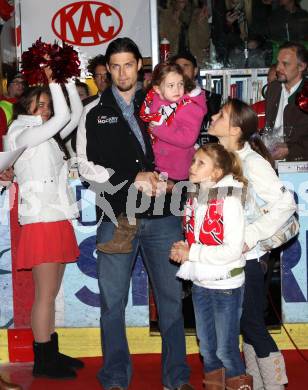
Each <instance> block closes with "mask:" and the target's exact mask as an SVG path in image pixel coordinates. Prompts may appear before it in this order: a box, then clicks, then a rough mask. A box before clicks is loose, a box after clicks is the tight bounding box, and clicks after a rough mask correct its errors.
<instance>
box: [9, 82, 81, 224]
mask: <svg viewBox="0 0 308 390" xmlns="http://www.w3.org/2000/svg"><path fill="white" fill-rule="evenodd" d="M49 86H50V91H51V94H52V100H53V106H54V116H53V117H52V118H51V119H49V120H48V121H47V122H45V123H43V122H42V118H41V116H34V115H19V116H18V118H17V119H16V120H15V121H14V122H13V123H12V125H11V126H10V128H9V130H8V135H7V139H6V148H8V149H9V150H14V149H17V148H19V147H21V146H27V149H26V150H25V152H24V153H23V154H22V155H21V156H20V157H19V159H18V160H17V161H16V163H15V165H14V171H15V175H16V179H17V182H18V184H19V205H18V216H19V221H20V223H21V225H25V224H29V223H35V222H55V221H61V220H66V219H72V218H76V217H77V216H78V207H77V205H76V202H75V199H74V196H73V194H72V190H71V188H70V187H69V185H68V167H67V162H66V161H65V160H64V153H63V152H62V151H61V150H60V149H59V146H58V144H57V143H56V141H55V140H54V139H53V138H52V137H53V136H54V135H55V134H56V133H58V132H59V131H60V135H61V137H62V138H65V137H66V136H67V135H69V134H70V132H71V131H72V130H73V129H74V128H75V127H76V126H77V124H78V121H79V118H80V115H81V113H82V104H81V102H80V99H79V96H78V92H77V90H76V87H75V86H74V85H73V84H69V85H68V86H67V90H68V94H69V98H70V104H71V110H72V113H71V117H70V113H69V110H68V107H67V104H66V101H65V98H64V95H63V92H62V90H61V87H60V85H58V84H54V83H52V84H50V85H49ZM65 125H66V126H65Z"/></svg>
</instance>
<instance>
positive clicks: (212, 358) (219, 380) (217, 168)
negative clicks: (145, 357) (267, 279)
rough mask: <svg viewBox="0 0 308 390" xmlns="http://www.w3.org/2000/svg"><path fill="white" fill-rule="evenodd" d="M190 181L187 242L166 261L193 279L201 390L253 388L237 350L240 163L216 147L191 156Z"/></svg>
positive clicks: (241, 232) (241, 270)
mask: <svg viewBox="0 0 308 390" xmlns="http://www.w3.org/2000/svg"><path fill="white" fill-rule="evenodd" d="M189 180H190V181H191V182H192V183H193V184H195V185H196V186H197V191H196V193H194V194H192V196H191V197H190V199H188V201H187V204H186V207H185V214H184V226H185V237H186V241H185V242H184V241H179V242H177V243H175V244H174V245H173V246H172V248H171V255H170V257H171V259H172V260H174V261H176V262H178V263H181V264H182V265H181V267H180V270H179V272H178V274H177V276H179V277H181V278H183V279H189V280H192V281H193V288H192V298H193V305H194V311H195V317H196V330H197V337H198V339H199V342H200V353H201V355H202V357H203V360H204V384H205V388H206V389H207V388H208V389H210V388H212V387H211V385H213V386H214V385H215V386H216V387H215V389H225V388H227V389H230V390H231V389H239V388H241V387H240V386H243V388H245V389H252V378H251V377H250V375H245V367H244V364H243V361H242V359H241V355H240V350H239V335H240V317H241V313H242V301H243V295H244V281H245V275H244V266H245V258H244V256H243V254H242V248H243V244H244V229H245V223H244V211H243V206H242V203H241V197H242V192H243V187H244V186H243V185H245V183H246V181H245V179H244V178H243V174H242V169H241V165H240V162H239V160H238V159H237V158H236V156H235V155H234V154H232V153H229V152H228V151H227V150H226V149H225V148H224V147H223V146H222V145H219V144H206V145H204V146H202V147H201V148H200V149H198V150H197V151H196V152H195V155H194V157H193V160H192V164H191V167H190V170H189Z"/></svg>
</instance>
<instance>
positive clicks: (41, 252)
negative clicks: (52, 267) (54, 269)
mask: <svg viewBox="0 0 308 390" xmlns="http://www.w3.org/2000/svg"><path fill="white" fill-rule="evenodd" d="M78 256H79V248H78V245H77V241H76V237H75V233H74V229H73V226H72V224H71V222H70V221H67V220H66V221H58V222H38V223H31V224H27V225H23V226H22V227H21V234H20V240H19V243H18V249H17V269H31V268H33V267H34V266H36V265H39V264H42V263H71V262H73V261H76V260H77V257H78Z"/></svg>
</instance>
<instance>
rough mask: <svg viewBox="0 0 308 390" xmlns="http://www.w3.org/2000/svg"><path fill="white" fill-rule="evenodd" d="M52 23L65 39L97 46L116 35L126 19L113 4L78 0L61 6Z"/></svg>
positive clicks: (70, 41)
mask: <svg viewBox="0 0 308 390" xmlns="http://www.w3.org/2000/svg"><path fill="white" fill-rule="evenodd" d="M51 24H52V29H53V31H54V33H55V34H56V35H57V37H59V38H60V39H61V40H63V41H65V42H67V43H71V44H73V45H77V46H95V45H100V44H101V43H105V42H108V41H110V40H111V39H113V38H114V37H116V36H117V35H118V34H119V32H120V31H121V29H122V27H123V19H122V16H121V14H120V12H119V11H118V10H117V9H115V8H114V7H111V6H110V5H109V4H105V3H101V2H99V1H78V2H76V3H71V4H68V5H66V6H65V7H63V8H61V9H60V10H59V11H58V12H57V13H56V14H55V15H54V17H53V18H52V23H51Z"/></svg>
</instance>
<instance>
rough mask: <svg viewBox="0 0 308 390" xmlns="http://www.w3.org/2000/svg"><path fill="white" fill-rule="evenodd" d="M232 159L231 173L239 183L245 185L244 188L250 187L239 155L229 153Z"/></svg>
mask: <svg viewBox="0 0 308 390" xmlns="http://www.w3.org/2000/svg"><path fill="white" fill-rule="evenodd" d="M229 155H230V158H231V163H232V166H231V173H232V175H233V177H234V179H236V180H237V181H239V182H241V183H243V185H244V186H247V185H248V180H247V179H246V178H245V176H244V173H243V168H242V162H241V160H240V158H239V156H238V155H237V153H234V152H229Z"/></svg>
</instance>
